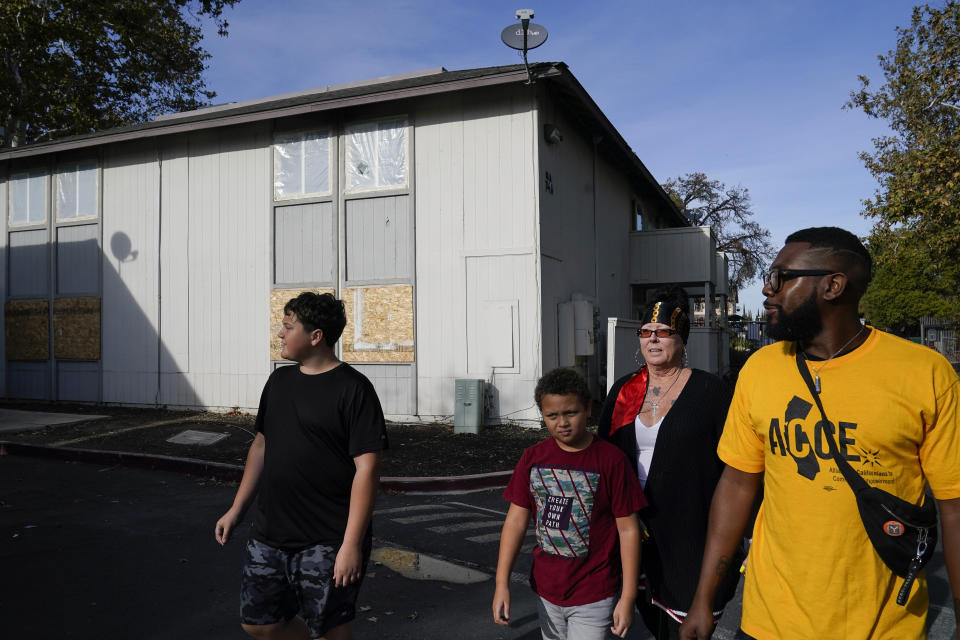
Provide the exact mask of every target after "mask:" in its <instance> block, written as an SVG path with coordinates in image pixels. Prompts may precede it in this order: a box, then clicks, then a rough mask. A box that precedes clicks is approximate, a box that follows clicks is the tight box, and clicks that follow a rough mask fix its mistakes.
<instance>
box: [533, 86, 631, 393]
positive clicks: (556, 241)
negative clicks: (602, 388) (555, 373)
mask: <svg viewBox="0 0 960 640" xmlns="http://www.w3.org/2000/svg"><path fill="white" fill-rule="evenodd" d="M540 118H541V122H543V123H550V124H553V125H556V126H557V127H559V128H560V130H561V132H562V133H563V141H562V142H560V143H559V144H547V143H546V142H541V145H540V151H539V154H540V183H539V186H538V189H539V193H540V250H541V259H542V274H543V294H542V300H543V333H544V336H548V337H549V342H545V344H544V349H543V358H544V369H547V368H549V367H551V366H556V365H557V363H558V353H557V342H556V341H557V339H558V320H557V304H558V302H562V301H568V300H570V299H571V296H572V295H573V294H575V293H579V294H583V295H586V296H589V297H591V298H594V300H595V304H596V306H597V308H598V313H597V324H595V330H596V331H597V342H596V345H595V347H596V351H595V355H594V356H593V357H592V359H591V364H590V366H589V368H588V372H589V374H590V375H591V377H593V376H600V375H603V369H602V367H601V366H600V365H601V361H602V360H603V359H604V358H605V355H604V350H603V348H602V346H603V340H604V336H605V334H606V321H605V318H608V317H623V318H629V317H630V314H631V301H632V295H631V293H632V292H631V286H630V284H631V283H630V273H629V271H630V240H629V233H630V230H631V224H632V217H631V216H632V212H631V200H632V199H633V198H634V195H635V194H634V193H633V189H632V186H631V184H630V182H629V180H628V179H627V176H626V175H625V174H624V173H623V171H622V170H621V169H619V168H616V167H614V166H613V165H612V164H611V163H610V162H609V161H608V160H607V159H606V158H605V157H604V155H603V153H602V152H601V153H599V154H597V152H596V148H595V146H594V142H593V140H592V139H591V138H590V135H589V132H586V131H583V130H581V129H580V128H579V127H578V126H577V124H576V123H574V122H572V121H571V120H569V119H568V118H567V117H566V116H565V114H564V112H563V111H562V110H561V109H560V108H559V107H558V106H557V105H556V104H553V103H551V102H550V101H549V100H548V99H544V104H543V107H542V110H541V113H540ZM537 133H538V135H539V133H540V132H539V131H538V132H537ZM601 142H602V141H601ZM594 162H596V166H595V165H594ZM548 172H549V173H550V176H551V182H552V185H553V192H552V193H550V192H549V191H547V190H546V186H545V182H546V181H545V178H546V174H547V173H548ZM545 340H546V339H545Z"/></svg>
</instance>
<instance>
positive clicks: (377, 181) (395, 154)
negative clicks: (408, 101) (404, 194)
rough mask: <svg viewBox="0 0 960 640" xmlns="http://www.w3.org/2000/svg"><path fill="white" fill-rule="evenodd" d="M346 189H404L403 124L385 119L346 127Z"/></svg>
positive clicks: (399, 121)
mask: <svg viewBox="0 0 960 640" xmlns="http://www.w3.org/2000/svg"><path fill="white" fill-rule="evenodd" d="M346 138H347V141H346V142H347V153H346V164H347V167H346V174H347V175H346V178H347V180H346V183H347V184H346V190H347V191H369V190H373V189H396V188H403V187H406V186H407V122H406V120H403V119H399V120H385V121H382V122H366V123H363V124H356V125H351V126H349V127H347V136H346Z"/></svg>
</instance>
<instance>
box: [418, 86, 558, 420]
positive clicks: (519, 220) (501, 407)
mask: <svg viewBox="0 0 960 640" xmlns="http://www.w3.org/2000/svg"><path fill="white" fill-rule="evenodd" d="M512 93H513V91H512V90H509V89H496V90H490V89H487V90H482V91H472V92H465V93H462V94H458V95H455V96H444V97H440V98H436V99H432V100H428V101H425V102H424V103H423V105H422V106H421V107H420V108H418V111H417V117H416V131H415V136H416V138H415V141H416V158H415V167H416V169H415V170H416V240H417V301H416V304H417V345H418V351H417V374H418V379H417V388H418V404H417V408H418V412H419V413H420V414H421V415H443V416H449V415H452V414H453V412H454V380H455V379H456V378H460V377H483V378H485V379H487V380H488V382H491V381H492V383H493V385H494V387H495V393H494V397H495V404H494V410H495V413H496V415H494V416H493V417H494V418H497V417H499V416H501V415H507V414H509V415H510V417H511V418H512V419H527V418H534V417H535V416H536V410H535V409H534V408H533V407H532V405H533V387H534V385H535V384H536V379H537V376H538V374H539V372H540V360H539V348H538V345H539V343H540V309H539V291H538V278H537V275H538V274H537V269H536V256H535V255H534V252H535V246H536V238H535V235H534V233H535V224H536V194H535V191H534V190H535V189H536V181H537V179H536V175H537V169H536V159H535V156H534V149H535V147H534V144H535V143H534V139H535V137H536V133H535V122H536V121H535V117H534V114H533V113H532V108H533V101H532V94H526V93H523V94H521V93H520V92H517V94H516V95H511V94H512ZM471 261H472V265H473V266H472V267H468V262H471ZM468 282H473V285H469V284H468ZM471 287H472V288H471ZM486 287H493V288H494V289H496V288H497V287H500V288H503V287H507V288H509V289H511V291H512V290H513V289H515V291H513V292H512V293H510V295H508V296H507V295H505V294H502V293H501V294H498V295H497V297H496V299H494V298H493V296H494V294H493V292H491V291H490V290H488V289H486ZM481 297H482V298H483V300H481V299H480V298H481ZM507 298H509V299H510V300H515V301H517V305H518V306H517V309H518V310H519V311H518V316H517V324H516V326H517V332H518V334H519V341H520V345H521V346H520V347H519V351H518V353H517V354H516V363H515V366H514V367H512V368H510V369H509V370H507V369H504V370H500V369H498V370H496V371H495V373H494V375H493V376H492V378H491V372H490V371H471V368H470V358H469V353H468V352H469V347H468V345H469V344H471V343H472V344H474V345H477V344H478V340H479V333H478V332H480V331H482V327H480V326H479V325H478V315H479V314H480V313H481V307H484V305H485V303H487V302H494V303H496V304H499V305H500V307H501V308H500V310H499V311H497V312H496V313H497V314H500V315H502V314H503V313H505V311H504V309H503V305H502V303H504V302H509V300H507ZM498 317H499V315H498Z"/></svg>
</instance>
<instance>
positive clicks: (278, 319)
mask: <svg viewBox="0 0 960 640" xmlns="http://www.w3.org/2000/svg"><path fill="white" fill-rule="evenodd" d="M307 291H309V292H311V293H321V294H322V293H330V294H333V293H334V290H333V289H274V290H273V291H271V292H270V359H271V360H283V356H282V355H280V336H278V335H277V332H278V331H280V325H281V324H282V323H283V308H284V307H285V306H287V303H288V302H290V300H292V299H293V298H296V297H297V296H299V295H300V294H301V293H304V292H307Z"/></svg>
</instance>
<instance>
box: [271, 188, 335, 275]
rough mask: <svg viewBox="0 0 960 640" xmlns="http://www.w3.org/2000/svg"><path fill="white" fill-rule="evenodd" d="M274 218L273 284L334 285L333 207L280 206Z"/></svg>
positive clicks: (316, 205)
mask: <svg viewBox="0 0 960 640" xmlns="http://www.w3.org/2000/svg"><path fill="white" fill-rule="evenodd" d="M273 215H274V220H275V221H276V222H275V225H274V251H273V256H274V282H276V283H277V284H281V285H282V284H285V285H297V284H300V283H329V284H332V283H333V282H334V281H335V277H336V269H337V253H336V240H337V232H336V225H335V222H334V217H333V203H331V202H317V203H311V204H299V205H289V206H282V207H281V206H278V207H276V208H275V209H274V210H273Z"/></svg>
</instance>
